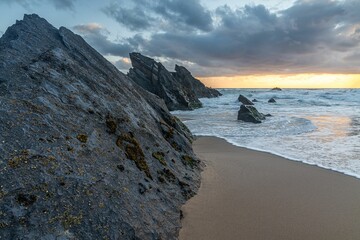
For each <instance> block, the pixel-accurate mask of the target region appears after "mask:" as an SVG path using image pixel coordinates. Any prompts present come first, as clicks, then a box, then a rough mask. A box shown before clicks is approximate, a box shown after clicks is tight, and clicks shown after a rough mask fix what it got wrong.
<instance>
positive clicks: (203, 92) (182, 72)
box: [172, 65, 222, 98]
mask: <svg viewBox="0 0 360 240" xmlns="http://www.w3.org/2000/svg"><path fill="white" fill-rule="evenodd" d="M172 75H173V76H174V77H175V79H177V80H178V82H180V84H181V85H183V86H187V87H188V90H192V91H194V93H195V96H196V97H198V98H214V97H219V96H221V95H222V94H221V93H220V92H219V91H217V90H216V89H212V88H208V87H206V86H205V85H204V84H203V83H202V82H200V80H198V79H196V78H194V77H193V76H192V75H191V73H190V72H189V70H187V69H186V68H185V67H182V66H179V65H175V72H173V73H172Z"/></svg>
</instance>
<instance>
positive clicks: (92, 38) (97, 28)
mask: <svg viewBox="0 0 360 240" xmlns="http://www.w3.org/2000/svg"><path fill="white" fill-rule="evenodd" d="M73 30H74V31H75V32H77V33H78V34H80V35H82V36H83V37H84V38H85V39H86V41H87V42H89V43H90V44H91V45H92V46H93V47H94V48H95V49H96V50H98V51H99V52H100V53H102V54H104V55H113V56H121V57H128V55H129V52H132V51H134V47H133V46H131V45H130V44H129V43H126V42H118V43H115V42H112V41H110V40H109V39H108V37H107V35H108V34H109V31H108V30H107V29H106V28H104V27H103V26H101V25H100V24H98V23H89V24H84V25H76V26H74V27H73ZM134 39H136V38H134ZM133 45H135V44H134V43H133Z"/></svg>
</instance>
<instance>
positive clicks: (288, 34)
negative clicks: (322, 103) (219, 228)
mask: <svg viewBox="0 0 360 240" xmlns="http://www.w3.org/2000/svg"><path fill="white" fill-rule="evenodd" d="M166 2H167V1H166ZM164 5H165V6H164V7H165V8H169V7H168V6H167V5H166V3H165V4H164ZM358 12H360V3H358V2H357V1H341V2H340V1H331V0H317V1H297V2H296V3H295V4H294V5H293V6H291V7H290V8H288V9H285V10H283V11H281V12H278V13H276V14H274V13H271V12H270V11H269V10H268V9H267V8H266V7H264V6H262V5H258V6H245V7H243V8H238V9H232V8H230V7H228V6H226V5H225V6H222V7H219V8H217V9H216V10H215V11H214V13H213V15H214V19H217V21H216V24H214V28H213V29H212V30H211V31H207V32H196V33H194V32H193V33H190V34H184V33H183V32H181V31H180V32H179V31H167V32H164V33H153V34H152V35H151V37H150V38H148V39H144V38H141V37H139V36H137V38H136V39H131V41H132V43H131V44H134V43H135V44H137V48H138V49H143V52H144V53H145V54H148V55H150V56H153V57H168V58H172V59H175V60H174V61H176V60H179V61H184V62H192V63H195V65H192V66H193V67H192V69H197V70H198V69H202V70H203V72H202V73H201V74H200V75H212V73H213V72H218V73H219V74H224V72H225V73H228V74H238V73H244V74H245V73H261V72H274V73H291V72H343V73H347V72H360V69H359V68H358V66H357V65H354V64H353V63H354V62H357V63H358V61H357V60H358V59H360V56H359V54H354V52H360V47H359V43H360V42H359V40H360V17H359V14H358Z"/></svg>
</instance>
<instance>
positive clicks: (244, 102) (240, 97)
mask: <svg viewBox="0 0 360 240" xmlns="http://www.w3.org/2000/svg"><path fill="white" fill-rule="evenodd" d="M255 100H256V99H255ZM238 101H239V102H241V103H242V104H244V105H254V103H253V102H252V101H250V100H249V99H248V98H247V97H245V96H244V95H241V94H240V95H239V97H238Z"/></svg>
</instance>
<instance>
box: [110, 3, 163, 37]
mask: <svg viewBox="0 0 360 240" xmlns="http://www.w3.org/2000/svg"><path fill="white" fill-rule="evenodd" d="M144 4H145V3H143V4H140V3H138V4H137V5H135V6H134V7H132V8H124V7H122V6H121V5H120V4H118V3H112V4H111V5H109V6H107V7H106V8H105V9H104V12H105V13H106V14H107V15H108V16H110V17H113V18H114V19H115V20H116V21H117V22H119V23H120V24H122V25H124V26H125V27H127V28H128V29H130V30H133V31H136V30H144V29H147V28H150V27H151V26H152V24H153V23H154V22H155V20H156V19H155V18H154V17H152V16H150V15H148V14H147V13H146V12H145V6H146V5H147V4H146V5H144Z"/></svg>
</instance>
